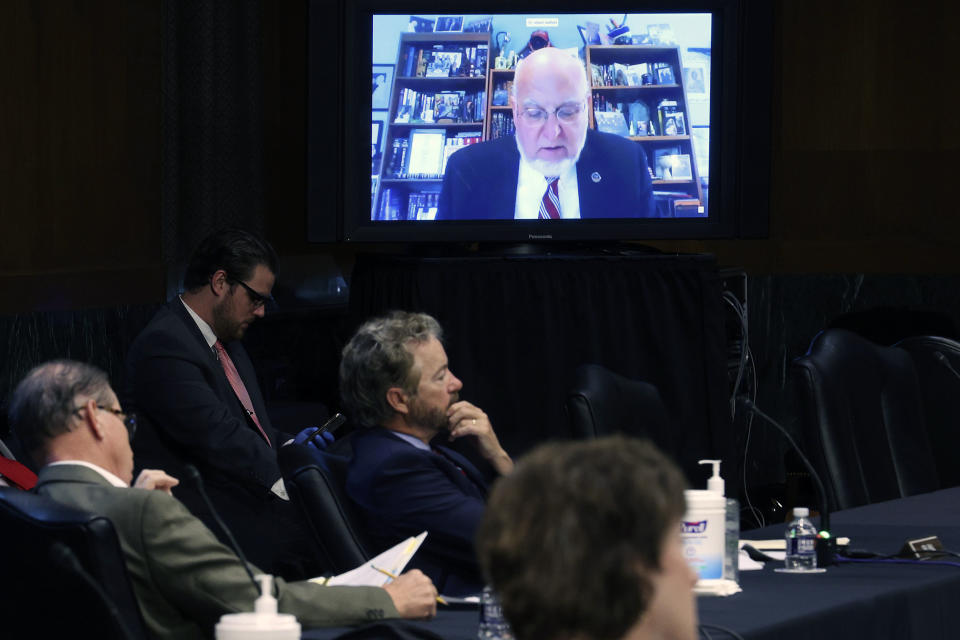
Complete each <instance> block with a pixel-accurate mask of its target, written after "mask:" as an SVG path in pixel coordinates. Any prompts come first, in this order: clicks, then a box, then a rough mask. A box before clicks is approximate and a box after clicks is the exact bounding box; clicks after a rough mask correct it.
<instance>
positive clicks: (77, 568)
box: [47, 540, 136, 640]
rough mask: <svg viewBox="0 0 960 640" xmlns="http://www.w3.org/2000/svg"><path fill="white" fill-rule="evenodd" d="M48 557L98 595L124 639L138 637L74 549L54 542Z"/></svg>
mask: <svg viewBox="0 0 960 640" xmlns="http://www.w3.org/2000/svg"><path fill="white" fill-rule="evenodd" d="M47 557H48V558H49V559H50V562H52V563H53V564H54V565H56V566H58V567H60V568H62V569H64V570H65V571H67V572H69V573H72V574H73V575H75V576H77V577H79V578H80V579H81V580H83V582H85V583H86V584H87V586H89V587H90V588H91V589H93V592H94V593H96V594H97V598H99V599H100V602H101V603H102V604H103V606H104V608H105V609H106V610H107V613H109V614H110V619H111V620H112V621H113V623H114V624H115V625H116V626H117V628H118V629H120V633H121V634H122V635H123V637H124V638H128V639H130V640H133V638H136V636H135V635H134V634H133V633H131V632H130V629H129V628H128V627H127V623H126V621H125V620H124V619H123V616H122V615H120V610H119V609H118V608H117V605H116V604H115V603H114V602H113V598H111V597H110V594H108V593H107V592H106V591H105V590H104V589H103V586H101V584H100V583H99V582H97V581H96V579H94V577H93V576H92V575H90V572H88V571H87V570H86V569H84V567H83V565H82V564H81V563H80V559H79V558H77V554H75V553H74V552H73V549H71V548H70V547H68V546H67V545H65V544H64V543H62V542H60V541H59V540H54V541H53V542H52V543H50V548H49V549H48V550H47Z"/></svg>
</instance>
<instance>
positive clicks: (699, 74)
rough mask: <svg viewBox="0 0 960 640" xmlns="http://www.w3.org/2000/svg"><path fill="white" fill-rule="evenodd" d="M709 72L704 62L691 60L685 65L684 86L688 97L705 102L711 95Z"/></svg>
mask: <svg viewBox="0 0 960 640" xmlns="http://www.w3.org/2000/svg"><path fill="white" fill-rule="evenodd" d="M709 73H710V72H709V70H708V67H707V65H706V63H704V62H699V61H697V62H690V63H689V64H687V65H686V66H684V67H683V88H684V89H686V90H687V98H688V99H690V100H693V101H700V102H704V101H706V100H707V99H708V98H709V97H710V79H709V75H708V74H709Z"/></svg>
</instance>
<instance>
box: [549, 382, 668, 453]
mask: <svg viewBox="0 0 960 640" xmlns="http://www.w3.org/2000/svg"><path fill="white" fill-rule="evenodd" d="M564 408H565V410H566V414H567V419H568V420H569V423H570V430H571V432H572V434H573V436H574V437H575V438H583V439H587V438H596V437H598V436H605V435H610V434H613V433H623V434H626V435H630V436H635V437H645V438H649V439H650V440H652V441H653V442H654V443H655V444H657V446H659V447H660V448H661V449H663V450H664V451H665V452H667V453H668V454H670V455H675V454H676V453H677V452H676V446H675V437H674V434H673V433H672V432H671V431H670V429H669V423H668V420H667V411H666V409H665V408H664V406H663V400H661V399H660V392H659V391H658V390H657V388H656V387H655V386H653V385H652V384H650V383H647V382H642V381H640V380H631V379H630V378H625V377H624V376H621V375H619V374H617V373H614V372H613V371H610V370H609V369H607V368H606V367H603V366H601V365H598V364H585V365H581V366H579V367H577V369H576V371H575V372H574V383H573V386H572V387H571V388H570V390H569V392H568V393H567V399H566V403H565V405H564Z"/></svg>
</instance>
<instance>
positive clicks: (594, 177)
mask: <svg viewBox="0 0 960 640" xmlns="http://www.w3.org/2000/svg"><path fill="white" fill-rule="evenodd" d="M590 179H591V180H593V181H594V182H600V180H602V178H601V177H600V174H599V173H597V172H596V171H594V172H593V173H591V174H590Z"/></svg>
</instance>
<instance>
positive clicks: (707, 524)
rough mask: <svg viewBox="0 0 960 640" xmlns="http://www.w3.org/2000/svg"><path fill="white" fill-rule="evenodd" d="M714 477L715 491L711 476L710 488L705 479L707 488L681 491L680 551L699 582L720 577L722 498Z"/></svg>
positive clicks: (721, 491)
mask: <svg viewBox="0 0 960 640" xmlns="http://www.w3.org/2000/svg"><path fill="white" fill-rule="evenodd" d="M701 462H705V461H701ZM717 463H718V464H719V461H718V462H717ZM716 479H717V480H720V483H721V485H720V487H721V488H720V491H719V492H717V491H716V487H717V484H716V481H715V480H714V478H711V481H712V482H713V486H712V487H711V484H710V482H708V483H707V487H708V488H707V489H687V490H686V491H684V492H683V495H684V497H685V498H686V501H687V512H686V514H684V516H683V521H682V530H681V534H680V536H681V538H682V539H683V553H684V557H685V558H686V559H687V562H688V563H689V564H690V567H691V568H692V569H693V570H694V571H696V572H697V576H698V577H699V580H700V581H703V580H721V579H722V578H723V577H724V572H723V565H724V549H725V547H724V528H725V526H726V523H725V520H726V516H725V501H724V497H723V488H722V483H723V480H722V479H720V478H719V477H717V478H716Z"/></svg>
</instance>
